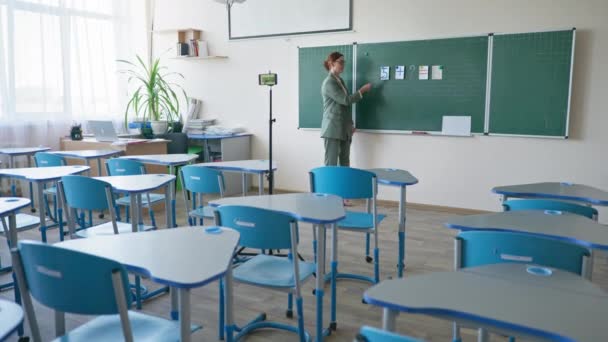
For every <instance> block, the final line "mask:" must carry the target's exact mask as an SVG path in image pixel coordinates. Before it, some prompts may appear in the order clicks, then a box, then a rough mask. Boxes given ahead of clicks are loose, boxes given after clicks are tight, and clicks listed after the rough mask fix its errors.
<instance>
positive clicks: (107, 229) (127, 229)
mask: <svg viewBox="0 0 608 342" xmlns="http://www.w3.org/2000/svg"><path fill="white" fill-rule="evenodd" d="M116 224H117V225H118V233H119V234H126V233H132V232H133V231H132V230H131V229H132V228H131V224H130V223H125V222H116ZM151 229H154V227H152V226H145V225H144V226H141V225H140V226H139V231H146V230H151ZM100 235H114V228H113V227H112V222H106V223H102V224H99V225H97V226H93V227H90V228H86V229H82V230H79V231H77V232H76V236H78V237H81V238H90V237H95V236H100Z"/></svg>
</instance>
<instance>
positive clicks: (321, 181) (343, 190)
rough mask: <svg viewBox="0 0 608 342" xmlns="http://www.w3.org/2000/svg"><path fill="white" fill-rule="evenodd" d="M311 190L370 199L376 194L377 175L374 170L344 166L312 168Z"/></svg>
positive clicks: (351, 197)
mask: <svg viewBox="0 0 608 342" xmlns="http://www.w3.org/2000/svg"><path fill="white" fill-rule="evenodd" d="M309 175H310V191H311V192H317V193H324V194H332V195H336V196H340V197H342V198H344V199H370V198H374V197H375V194H376V175H375V174H374V173H373V172H369V171H366V170H361V169H356V168H352V167H343V166H324V167H318V168H316V169H312V170H311V171H310V172H309Z"/></svg>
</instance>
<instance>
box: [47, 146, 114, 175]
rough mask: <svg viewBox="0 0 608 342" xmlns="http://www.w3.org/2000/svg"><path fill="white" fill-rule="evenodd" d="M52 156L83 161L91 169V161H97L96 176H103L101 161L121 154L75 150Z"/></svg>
mask: <svg viewBox="0 0 608 342" xmlns="http://www.w3.org/2000/svg"><path fill="white" fill-rule="evenodd" d="M51 153H53V154H57V155H60V156H63V157H66V158H74V159H81V160H84V161H85V163H86V165H87V166H89V167H91V160H96V161H97V176H101V175H103V167H102V164H103V163H102V162H101V159H102V158H104V159H107V158H110V157H114V156H119V155H121V154H123V151H121V150H76V151H53V152H51Z"/></svg>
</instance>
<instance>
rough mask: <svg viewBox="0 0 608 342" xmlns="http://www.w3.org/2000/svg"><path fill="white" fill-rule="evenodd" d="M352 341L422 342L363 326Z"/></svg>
mask: <svg viewBox="0 0 608 342" xmlns="http://www.w3.org/2000/svg"><path fill="white" fill-rule="evenodd" d="M353 342H422V340H417V339H414V338H411V337H408V336H403V335H398V334H395V333H393V332H390V331H386V330H381V329H378V328H372V327H368V326H363V327H362V328H361V330H360V331H359V334H357V337H355V340H354V341H353Z"/></svg>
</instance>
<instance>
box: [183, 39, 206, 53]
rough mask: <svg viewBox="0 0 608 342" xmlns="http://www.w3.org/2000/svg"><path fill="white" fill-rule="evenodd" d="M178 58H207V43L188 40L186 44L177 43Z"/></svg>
mask: <svg viewBox="0 0 608 342" xmlns="http://www.w3.org/2000/svg"><path fill="white" fill-rule="evenodd" d="M177 56H178V57H207V56H209V49H208V47H207V41H205V40H200V39H198V40H197V39H190V41H189V42H187V43H181V42H180V43H177Z"/></svg>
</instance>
